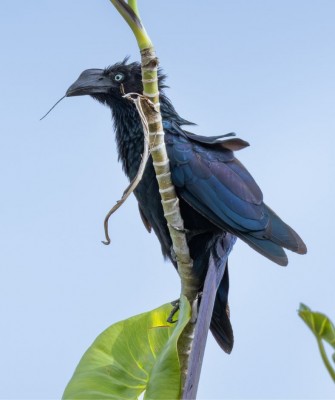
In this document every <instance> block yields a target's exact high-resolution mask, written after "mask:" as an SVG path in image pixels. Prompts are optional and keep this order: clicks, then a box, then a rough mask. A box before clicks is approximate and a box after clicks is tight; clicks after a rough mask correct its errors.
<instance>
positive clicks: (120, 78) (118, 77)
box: [114, 72, 124, 82]
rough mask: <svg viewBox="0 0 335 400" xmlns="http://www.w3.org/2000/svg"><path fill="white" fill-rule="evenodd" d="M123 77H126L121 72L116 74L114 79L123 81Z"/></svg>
mask: <svg viewBox="0 0 335 400" xmlns="http://www.w3.org/2000/svg"><path fill="white" fill-rule="evenodd" d="M123 79H124V75H123V74H121V72H119V73H118V74H116V75H115V76H114V80H115V81H116V82H122V81H123Z"/></svg>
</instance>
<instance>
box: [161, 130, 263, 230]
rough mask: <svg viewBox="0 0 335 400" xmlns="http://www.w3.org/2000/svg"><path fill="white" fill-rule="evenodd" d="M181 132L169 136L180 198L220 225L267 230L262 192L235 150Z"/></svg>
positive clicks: (173, 172)
mask: <svg viewBox="0 0 335 400" xmlns="http://www.w3.org/2000/svg"><path fill="white" fill-rule="evenodd" d="M180 131H181V130H180ZM181 132H183V131H181ZM178 133H179V132H178V131H176V130H174V131H172V132H171V134H167V138H166V142H167V149H168V155H169V159H170V164H171V173H172V180H173V183H174V184H175V186H176V187H177V190H178V189H179V192H180V195H181V196H182V197H183V198H184V199H185V200H186V201H187V202H188V203H189V204H190V205H191V206H192V207H193V208H195V209H196V210H197V211H198V212H199V213H201V214H202V215H204V216H205V217H207V218H208V219H210V220H211V221H212V222H213V223H215V224H216V225H217V226H220V227H222V228H227V226H231V227H232V228H234V229H236V230H238V231H258V230H262V229H264V228H265V227H266V226H267V224H268V215H267V213H266V209H265V207H264V204H263V196H262V192H261V190H260V189H259V187H258V185H257V184H256V182H255V181H254V179H253V178H252V176H251V175H250V174H249V173H248V171H247V170H246V169H245V168H244V167H243V165H242V164H241V163H240V162H238V161H237V160H236V159H235V158H234V155H233V153H232V151H230V150H228V149H226V148H222V147H221V148H220V149H217V146H216V144H214V143H212V144H209V141H208V142H207V143H206V144H204V145H202V144H200V143H197V142H196V141H194V140H192V141H190V140H189V138H188V137H187V136H185V135H182V134H178Z"/></svg>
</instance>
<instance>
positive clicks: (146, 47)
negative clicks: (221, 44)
mask: <svg viewBox="0 0 335 400" xmlns="http://www.w3.org/2000/svg"><path fill="white" fill-rule="evenodd" d="M110 1H111V2H112V3H113V4H114V6H115V7H116V9H117V10H118V11H119V13H120V14H121V15H122V16H123V18H124V19H125V20H126V22H127V23H128V25H129V26H130V28H131V29H132V30H133V33H134V35H135V37H136V40H137V43H138V46H139V48H140V51H141V64H142V82H143V95H144V96H146V97H147V98H148V99H149V100H150V102H148V101H145V99H143V98H142V97H140V98H139V101H140V102H141V108H142V110H143V112H144V114H145V117H146V120H147V126H148V130H149V148H150V153H151V156H152V160H153V165H154V168H155V172H156V177H157V181H158V185H159V192H160V195H161V198H162V206H163V210H164V216H165V218H166V220H167V226H168V229H169V232H170V236H171V240H172V244H173V250H174V252H175V256H176V260H177V264H178V272H179V275H180V278H181V295H184V296H185V297H186V298H187V299H188V301H189V302H190V304H191V305H193V307H192V310H193V312H192V314H195V315H192V318H191V322H189V323H188V325H187V326H186V328H185V329H184V331H183V333H182V334H181V336H180V339H179V342H178V353H179V356H180V363H181V384H182V388H184V385H185V380H186V376H187V371H188V361H189V355H190V351H191V347H192V340H193V337H194V329H195V321H196V313H197V307H194V304H196V303H197V295H198V284H197V282H196V280H195V278H194V276H192V267H193V261H192V259H191V257H190V252H189V248H188V245H187V240H186V235H185V230H184V222H183V219H182V217H181V214H180V209H179V199H178V197H177V194H176V191H175V188H174V185H173V183H172V181H171V173H170V164H169V159H168V156H167V152H166V148H165V141H164V130H163V124H162V116H161V114H160V107H159V89H158V74H157V68H158V59H157V57H156V54H155V49H154V46H153V44H152V42H151V39H150V38H149V36H148V34H147V33H146V31H145V28H144V26H143V24H142V22H141V20H140V19H139V11H138V9H137V2H136V0H128V4H127V3H126V2H125V1H124V0H110Z"/></svg>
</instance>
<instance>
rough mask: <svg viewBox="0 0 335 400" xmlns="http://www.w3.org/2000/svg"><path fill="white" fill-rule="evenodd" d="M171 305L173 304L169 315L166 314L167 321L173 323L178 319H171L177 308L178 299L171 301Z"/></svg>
mask: <svg viewBox="0 0 335 400" xmlns="http://www.w3.org/2000/svg"><path fill="white" fill-rule="evenodd" d="M171 305H172V306H173V308H172V310H171V312H170V315H169V316H168V319H167V322H169V323H170V324H175V323H176V322H177V321H178V320H177V319H176V320H173V317H174V316H175V314H176V312H177V311H178V310H179V299H178V300H174V301H171Z"/></svg>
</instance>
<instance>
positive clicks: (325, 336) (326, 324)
mask: <svg viewBox="0 0 335 400" xmlns="http://www.w3.org/2000/svg"><path fill="white" fill-rule="evenodd" d="M298 312H299V315H300V317H301V318H302V319H303V320H304V321H305V323H306V325H307V326H308V327H309V328H310V329H311V331H312V332H313V333H314V335H315V337H316V340H317V342H318V346H319V350H320V353H321V357H322V360H323V362H324V364H325V366H326V368H327V369H328V372H329V374H330V376H331V377H332V378H333V380H334V382H335V371H334V369H333V367H332V365H331V363H330V361H329V360H328V358H327V354H326V351H325V349H324V346H323V341H325V342H327V343H328V344H330V345H331V346H332V347H333V349H335V327H334V325H333V324H332V322H331V321H330V319H329V318H328V317H327V316H326V315H324V314H322V313H319V312H314V311H312V310H311V309H310V308H309V307H307V306H306V305H305V304H300V308H299V311H298ZM332 358H333V361H334V362H335V353H334V354H333V356H332Z"/></svg>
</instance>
